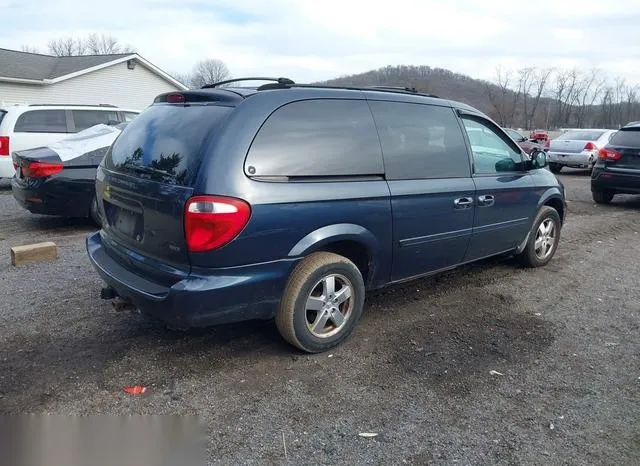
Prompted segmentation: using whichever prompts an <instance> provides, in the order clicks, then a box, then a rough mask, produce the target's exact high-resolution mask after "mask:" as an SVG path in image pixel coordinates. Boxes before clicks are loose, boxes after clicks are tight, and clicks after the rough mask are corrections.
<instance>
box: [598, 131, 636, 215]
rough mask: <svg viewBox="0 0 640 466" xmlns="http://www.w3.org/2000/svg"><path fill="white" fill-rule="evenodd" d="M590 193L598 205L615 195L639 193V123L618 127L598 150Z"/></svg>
mask: <svg viewBox="0 0 640 466" xmlns="http://www.w3.org/2000/svg"><path fill="white" fill-rule="evenodd" d="M591 194H592V195H593V200H594V201H596V202H597V203H598V204H608V203H609V202H611V200H612V199H613V196H614V195H616V194H640V122H633V123H629V124H628V125H627V126H624V127H622V128H620V130H619V131H617V132H616V133H615V134H614V135H613V136H611V139H610V140H609V143H608V144H607V145H606V146H605V147H603V148H602V149H600V152H599V153H598V160H597V162H596V164H595V165H594V167H593V171H592V172H591Z"/></svg>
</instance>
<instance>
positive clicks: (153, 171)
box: [121, 161, 176, 181]
mask: <svg viewBox="0 0 640 466" xmlns="http://www.w3.org/2000/svg"><path fill="white" fill-rule="evenodd" d="M121 167H123V168H126V169H128V170H131V171H132V172H136V173H139V174H143V175H151V176H159V177H161V178H162V179H165V180H171V181H175V179H176V176H175V175H173V174H172V173H169V172H167V171H165V170H160V169H159V168H153V167H149V166H146V165H138V164H136V163H132V162H130V161H126V162H124V163H123V164H122V165H121Z"/></svg>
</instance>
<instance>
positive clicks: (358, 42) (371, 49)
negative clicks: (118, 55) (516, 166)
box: [0, 0, 640, 83]
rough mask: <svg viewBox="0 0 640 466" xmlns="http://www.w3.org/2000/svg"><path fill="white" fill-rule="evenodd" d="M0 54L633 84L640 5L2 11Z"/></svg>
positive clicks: (62, 1) (194, 2)
mask: <svg viewBox="0 0 640 466" xmlns="http://www.w3.org/2000/svg"><path fill="white" fill-rule="evenodd" d="M0 11H2V12H3V15H2V16H3V20H4V21H3V27H2V29H0V47H6V48H19V47H20V46H21V45H22V44H29V45H35V46H38V47H40V48H41V49H45V48H46V43H47V41H48V40H49V39H51V38H57V37H60V36H64V35H84V34H88V33H89V32H94V31H97V32H104V33H107V34H111V35H114V36H116V37H118V38H119V39H120V40H121V41H123V42H125V43H130V44H132V45H133V46H135V47H136V48H137V49H138V51H139V52H140V54H141V55H143V56H144V57H145V58H147V59H149V60H150V61H152V62H153V63H155V64H157V65H158V66H160V67H161V68H163V69H166V70H168V71H180V72H182V71H187V70H188V69H189V68H190V67H191V66H192V64H193V63H194V62H196V61H197V60H199V59H202V58H207V57H215V58H219V59H222V60H224V61H225V62H226V63H227V64H228V65H229V68H230V69H231V71H232V72H233V74H234V75H264V74H269V75H276V76H289V77H292V78H293V79H295V80H299V81H311V80H319V79H326V78H331V77H335V76H338V75H344V74H350V73H355V72H361V71H367V70H369V69H372V68H377V67H380V66H385V65H387V64H392V65H393V64H423V65H431V66H438V67H443V68H449V69H451V70H453V71H457V72H462V73H466V74H469V75H471V76H473V77H484V78H487V77H490V76H491V75H492V73H493V70H494V69H495V67H496V66H497V65H499V64H501V65H502V66H503V67H520V66H524V65H531V66H534V65H538V66H547V65H549V66H571V65H574V64H575V65H577V66H581V67H585V68H591V67H593V66H600V67H604V68H605V69H606V70H607V71H608V72H609V73H611V74H618V73H619V74H625V76H627V77H628V79H629V80H632V81H636V82H639V83H640V70H638V69H636V67H635V66H634V62H635V63H637V60H638V59H640V49H638V48H637V47H636V46H635V41H636V34H637V33H636V25H637V24H638V22H639V21H640V4H638V3H636V2H628V1H627V0H609V1H607V2H604V1H603V0H580V1H577V0H570V1H569V0H566V1H564V2H556V1H551V0H539V1H537V2H535V3H533V4H532V3H530V2H528V1H525V0H483V1H481V2H480V1H475V0H457V1H456V2H453V1H450V2H443V1H441V0H394V1H393V2H392V3H391V4H385V5H379V6H378V5H376V4H375V3H374V2H371V1H368V2H366V1H356V0H324V1H323V2H318V1H317V0H314V1H309V0H271V1H269V2H265V1H262V0H218V1H206V0H186V1H184V2H175V1H169V0H128V1H125V0H111V1H109V2H106V3H105V2H104V1H100V2H95V1H86V2H84V3H79V2H77V1H74V0H59V1H57V2H50V1H45V0H29V1H27V2H20V3H16V2H13V1H6V0H0Z"/></svg>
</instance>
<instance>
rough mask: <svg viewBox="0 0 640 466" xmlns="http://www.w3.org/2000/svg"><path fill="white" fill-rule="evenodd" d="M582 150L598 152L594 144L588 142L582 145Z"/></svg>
mask: <svg viewBox="0 0 640 466" xmlns="http://www.w3.org/2000/svg"><path fill="white" fill-rule="evenodd" d="M582 150H598V147H597V146H596V145H595V144H594V143H592V142H588V143H586V144H585V145H584V149H582Z"/></svg>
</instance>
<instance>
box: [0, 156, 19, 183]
mask: <svg viewBox="0 0 640 466" xmlns="http://www.w3.org/2000/svg"><path fill="white" fill-rule="evenodd" d="M15 173H16V171H15V169H14V168H13V160H12V159H11V157H8V156H5V155H0V178H11V177H12V176H13V175H15Z"/></svg>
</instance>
